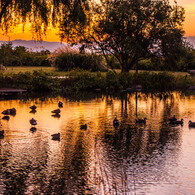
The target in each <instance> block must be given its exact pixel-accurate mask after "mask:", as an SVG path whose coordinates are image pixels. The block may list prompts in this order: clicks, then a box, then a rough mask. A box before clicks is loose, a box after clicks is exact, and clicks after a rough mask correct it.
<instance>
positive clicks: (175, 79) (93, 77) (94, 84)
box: [0, 67, 195, 93]
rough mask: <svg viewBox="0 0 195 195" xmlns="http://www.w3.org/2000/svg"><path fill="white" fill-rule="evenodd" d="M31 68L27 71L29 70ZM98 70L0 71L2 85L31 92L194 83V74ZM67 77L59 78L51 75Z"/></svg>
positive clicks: (154, 87) (181, 86)
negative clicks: (95, 71)
mask: <svg viewBox="0 0 195 195" xmlns="http://www.w3.org/2000/svg"><path fill="white" fill-rule="evenodd" d="M26 70H28V72H26ZM116 72H117V73H113V72H107V73H105V72H103V73H102V72H97V73H92V72H89V71H81V70H73V71H71V72H57V71H55V69H54V68H52V67H30V68H26V67H14V68H12V67H9V68H8V69H7V70H6V71H5V72H4V73H0V88H23V89H27V90H29V91H58V92H62V93H67V92H70V93H71V92H79V91H95V90H97V89H98V90H101V91H103V92H109V93H112V92H120V91H123V90H126V89H127V88H128V89H129V88H133V87H134V86H135V85H142V86H143V90H146V91H155V90H157V91H162V90H163V91H166V90H176V89H187V88H188V87H189V86H193V85H195V77H190V76H187V77H186V75H187V73H177V72H154V71H150V72H149V71H139V74H136V73H135V72H134V71H130V72H129V73H121V72H120V71H116ZM54 75H55V76H64V75H67V76H68V78H66V79H60V78H58V77H55V78H54V77H51V76H54Z"/></svg>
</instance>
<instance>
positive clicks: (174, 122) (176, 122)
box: [170, 119, 183, 125]
mask: <svg viewBox="0 0 195 195" xmlns="http://www.w3.org/2000/svg"><path fill="white" fill-rule="evenodd" d="M170 124H175V125H182V124H183V119H181V120H180V121H178V120H176V121H170Z"/></svg>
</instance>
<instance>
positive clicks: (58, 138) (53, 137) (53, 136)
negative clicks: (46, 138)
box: [51, 133, 60, 140]
mask: <svg viewBox="0 0 195 195" xmlns="http://www.w3.org/2000/svg"><path fill="white" fill-rule="evenodd" d="M51 136H52V139H53V140H60V133H55V134H52V135H51Z"/></svg>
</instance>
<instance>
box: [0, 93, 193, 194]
mask: <svg viewBox="0 0 195 195" xmlns="http://www.w3.org/2000/svg"><path fill="white" fill-rule="evenodd" d="M59 101H62V102H63V108H60V110H61V113H60V117H57V118H56V117H52V116H51V111H52V110H54V109H56V107H57V106H58V102H59ZM34 104H35V105H36V106H37V109H36V110H37V112H36V113H34V115H33V117H34V118H36V120H37V124H38V125H37V126H36V128H35V127H34V128H33V129H32V127H31V125H30V124H29V120H30V119H31V118H32V113H29V111H30V109H29V107H30V105H34ZM10 107H14V108H16V110H17V114H16V115H15V117H10V120H9V121H4V120H1V121H0V124H1V125H0V130H1V129H4V130H5V136H4V138H3V139H0V173H1V174H0V192H3V193H7V194H40V193H44V194H51V193H53V194H58V193H59V192H61V193H62V194H74V193H75V194H106V193H108V194H156V193H157V192H158V194H169V192H170V191H171V192H172V193H173V194H176V193H178V194H187V193H188V194H193V193H194V191H193V184H194V180H195V175H192V176H191V178H189V174H190V173H193V171H194V167H195V165H194V162H195V155H194V147H195V143H194V141H193V140H194V138H195V131H193V129H189V127H188V121H189V120H192V121H195V114H194V108H195V96H194V95H184V94H182V93H180V92H173V93H164V94H160V93H159V94H143V93H132V94H123V95H121V96H120V97H113V96H103V95H99V96H95V97H93V98H92V99H90V100H89V99H84V98H83V96H82V98H81V99H80V98H79V100H76V99H74V100H73V99H70V98H65V97H64V98H63V97H55V98H48V97H47V98H46V99H44V98H43V97H42V98H41V99H39V98H35V99H33V100H31V99H25V100H24V99H18V100H9V101H6V100H2V101H1V102H0V110H5V109H7V108H10ZM174 114H175V115H176V117H177V118H183V119H184V125H183V126H180V125H179V126H172V125H170V124H169V118H170V117H171V116H173V115H174ZM115 117H117V119H119V122H120V123H119V126H118V127H117V128H115V127H113V119H114V118H115ZM144 117H147V119H148V120H147V122H146V124H145V125H144V124H136V123H135V120H136V118H144ZM83 124H87V129H86V130H85V129H80V127H81V125H83ZM58 132H59V133H60V141H54V140H52V137H51V135H52V134H55V133H58Z"/></svg>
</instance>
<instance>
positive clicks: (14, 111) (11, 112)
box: [2, 108, 16, 116]
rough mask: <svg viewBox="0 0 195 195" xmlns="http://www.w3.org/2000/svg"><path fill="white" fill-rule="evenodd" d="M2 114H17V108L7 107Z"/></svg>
mask: <svg viewBox="0 0 195 195" xmlns="http://www.w3.org/2000/svg"><path fill="white" fill-rule="evenodd" d="M2 114H4V115H13V116H14V115H15V114H16V109H15V108H11V109H6V110H4V111H3V112H2Z"/></svg>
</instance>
